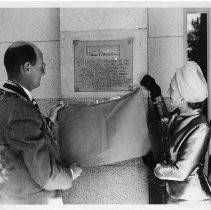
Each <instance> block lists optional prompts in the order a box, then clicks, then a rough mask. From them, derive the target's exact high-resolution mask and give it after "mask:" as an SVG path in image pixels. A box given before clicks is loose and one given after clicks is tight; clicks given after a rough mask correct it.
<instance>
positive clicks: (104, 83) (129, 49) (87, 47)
mask: <svg viewBox="0 0 211 210" xmlns="http://www.w3.org/2000/svg"><path fill="white" fill-rule="evenodd" d="M73 44H74V56H75V57H74V87H75V92H98V91H99V92H100V91H102V92H106V91H127V90H133V39H132V38H131V39H124V40H113V41H78V40H74V41H73Z"/></svg>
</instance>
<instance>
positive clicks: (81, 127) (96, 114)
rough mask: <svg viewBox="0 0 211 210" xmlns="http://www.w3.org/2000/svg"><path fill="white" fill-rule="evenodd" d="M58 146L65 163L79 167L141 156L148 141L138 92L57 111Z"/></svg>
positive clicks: (146, 147) (145, 151)
mask: <svg viewBox="0 0 211 210" xmlns="http://www.w3.org/2000/svg"><path fill="white" fill-rule="evenodd" d="M59 146H60V153H61V158H62V159H63V160H64V161H65V162H67V163H69V164H70V163H72V162H77V163H78V164H79V165H80V166H83V167H84V166H97V165H104V164H110V163H114V162H118V161H123V160H127V159H132V158H135V157H139V156H143V155H145V154H146V153H147V152H148V151H149V150H150V141H149V134H148V128H147V124H146V113H145V108H144V103H143V98H142V94H141V91H140V89H136V90H134V91H133V92H131V93H129V94H127V95H124V96H122V97H121V98H119V99H115V100H112V101H110V102H106V103H100V104H95V105H83V106H80V107H70V106H69V107H66V108H64V109H63V110H61V111H60V114H59Z"/></svg>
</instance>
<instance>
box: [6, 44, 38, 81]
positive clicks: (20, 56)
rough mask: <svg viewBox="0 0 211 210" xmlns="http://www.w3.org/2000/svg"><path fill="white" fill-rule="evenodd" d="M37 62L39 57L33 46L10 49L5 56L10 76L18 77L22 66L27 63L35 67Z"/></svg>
mask: <svg viewBox="0 0 211 210" xmlns="http://www.w3.org/2000/svg"><path fill="white" fill-rule="evenodd" d="M36 61H37V55H36V52H35V50H34V48H33V47H32V46H31V45H28V44H23V45H19V46H14V47H9V48H8V49H7V51H6V52H5V55H4V65H5V68H6V70H7V74H8V76H11V77H12V76H17V75H18V73H19V70H20V66H21V65H24V64H25V63H26V62H30V63H31V64H32V65H34V64H35V63H36Z"/></svg>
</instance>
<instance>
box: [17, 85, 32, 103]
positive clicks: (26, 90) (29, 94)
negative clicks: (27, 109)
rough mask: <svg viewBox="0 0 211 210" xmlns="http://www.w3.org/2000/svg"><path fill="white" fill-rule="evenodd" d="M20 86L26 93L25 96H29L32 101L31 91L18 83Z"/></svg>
mask: <svg viewBox="0 0 211 210" xmlns="http://www.w3.org/2000/svg"><path fill="white" fill-rule="evenodd" d="M20 86H21V87H22V88H23V90H24V91H25V93H26V94H27V96H28V97H29V98H30V100H31V101H32V99H33V97H32V94H31V92H30V91H29V90H28V89H26V88H25V87H23V86H22V85H20Z"/></svg>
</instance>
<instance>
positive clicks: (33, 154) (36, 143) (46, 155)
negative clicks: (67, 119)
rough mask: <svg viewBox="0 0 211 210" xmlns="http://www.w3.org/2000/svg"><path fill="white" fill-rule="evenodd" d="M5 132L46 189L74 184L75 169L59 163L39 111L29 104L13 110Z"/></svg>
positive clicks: (55, 188) (31, 173) (10, 143)
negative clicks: (73, 174)
mask: <svg viewBox="0 0 211 210" xmlns="http://www.w3.org/2000/svg"><path fill="white" fill-rule="evenodd" d="M4 133H5V139H6V141H7V143H8V144H9V145H10V146H11V148H12V149H13V150H14V151H17V152H19V153H20V154H21V155H22V157H23V160H24V162H25V165H26V167H27V169H28V171H29V173H30V175H31V177H32V179H34V181H35V182H36V183H37V184H39V185H40V186H41V187H42V188H43V189H46V190H57V189H63V190H65V189H68V188H70V187H71V185H72V174H71V171H70V169H69V168H63V167H62V166H61V165H59V163H58V161H57V160H56V158H55V157H54V155H53V153H52V152H51V149H50V147H49V146H48V143H47V142H51V141H52V139H51V138H52V136H51V135H50V134H49V131H48V129H47V128H46V126H45V124H44V121H43V119H42V116H41V114H40V112H39V111H38V110H36V109H34V107H30V106H27V105H23V106H22V107H18V108H15V109H13V110H12V112H11V114H10V118H9V121H8V124H7V127H6V129H5V132H4Z"/></svg>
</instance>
